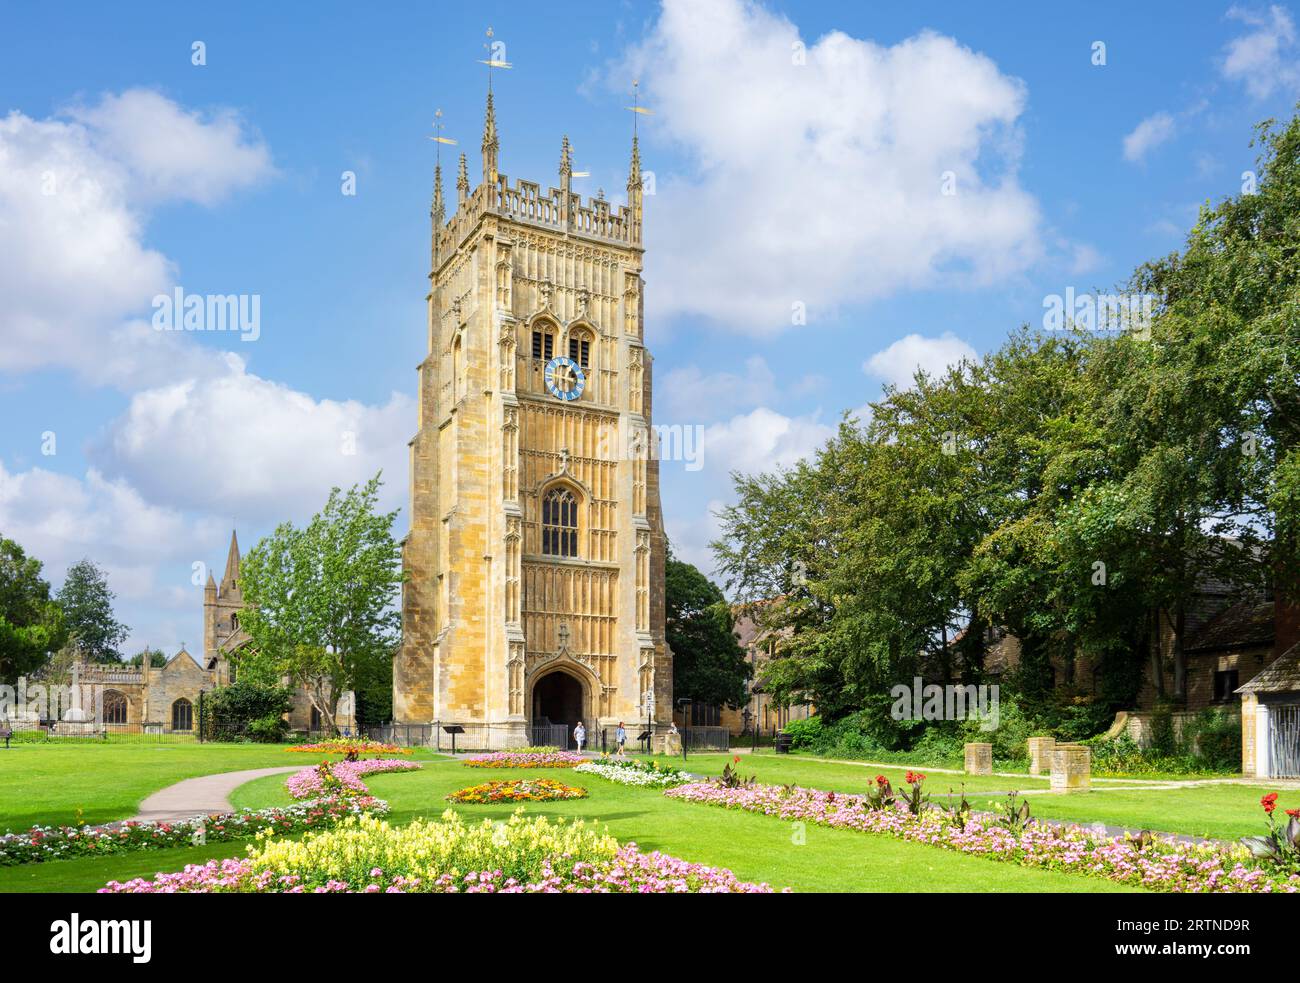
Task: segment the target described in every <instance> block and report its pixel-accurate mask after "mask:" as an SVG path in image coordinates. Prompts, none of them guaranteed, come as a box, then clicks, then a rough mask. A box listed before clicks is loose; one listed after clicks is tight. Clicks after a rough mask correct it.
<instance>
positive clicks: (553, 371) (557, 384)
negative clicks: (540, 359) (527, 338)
mask: <svg viewBox="0 0 1300 983" xmlns="http://www.w3.org/2000/svg"><path fill="white" fill-rule="evenodd" d="M586 387H587V377H586V376H585V375H584V374H583V372H582V366H581V365H579V364H578V363H577V362H575V361H574V360H573V359H571V358H566V357H565V356H563V355H559V356H557V357H555V358H553V359H551V360H550V361H549V362H547V363H546V391H547V392H549V393H550V394H551V395H552V396H554V397H555V398H556V399H562V400H564V401H565V402H566V403H567V402H569V401H570V400H574V399H577V398H578V397H579V396H581V395H582V390H583V389H585V388H586Z"/></svg>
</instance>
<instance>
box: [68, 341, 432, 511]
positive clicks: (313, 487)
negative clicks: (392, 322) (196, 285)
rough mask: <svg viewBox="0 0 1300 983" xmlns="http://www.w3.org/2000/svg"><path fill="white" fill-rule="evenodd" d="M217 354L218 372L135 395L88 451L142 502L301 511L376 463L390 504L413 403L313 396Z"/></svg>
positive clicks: (399, 489) (401, 484) (398, 486)
mask: <svg viewBox="0 0 1300 983" xmlns="http://www.w3.org/2000/svg"><path fill="white" fill-rule="evenodd" d="M226 359H227V366H226V367H227V371H226V372H225V373H223V374H221V375H219V376H216V377H213V378H208V379H203V380H200V379H186V380H183V381H181V382H176V383H172V384H170V385H165V386H159V387H155V388H151V389H146V390H144V391H141V392H138V393H136V394H135V395H134V396H133V397H132V398H131V403H130V405H129V406H128V408H127V410H126V412H125V413H123V414H122V416H121V417H119V418H118V419H116V420H114V421H113V422H112V423H111V424H110V426H109V430H108V434H107V436H106V437H105V438H104V439H103V440H102V441H101V442H100V443H99V444H97V445H96V446H95V447H93V448H92V449H91V456H92V458H93V459H94V460H95V461H96V462H97V463H98V464H99V466H100V467H101V468H102V469H103V470H104V471H105V472H107V473H109V474H111V475H112V476H114V477H120V478H123V479H126V480H128V481H129V482H130V483H131V485H132V486H133V487H136V488H139V489H140V490H141V491H142V492H143V493H144V494H145V495H146V496H147V497H148V498H149V499H151V500H153V501H166V502H172V503H177V504H180V505H182V506H183V507H184V508H187V509H195V510H200V511H212V512H216V513H218V514H222V515H232V514H233V515H238V516H239V517H240V518H241V520H244V519H255V520H257V519H260V520H266V521H277V520H279V519H283V518H288V517H301V516H302V515H304V514H308V513H310V512H311V511H313V510H314V509H316V508H318V507H319V506H320V505H322V504H323V503H324V496H325V494H326V492H327V491H328V489H329V488H330V487H331V486H334V485H338V486H342V487H347V486H349V485H352V484H355V483H357V482H360V481H365V480H366V479H367V478H369V477H370V476H371V475H373V474H374V473H375V472H376V471H378V470H380V469H381V468H382V469H383V470H384V473H385V476H386V478H387V481H386V484H385V497H386V502H387V507H388V508H393V507H395V506H396V505H399V504H401V499H402V496H403V494H404V490H405V487H406V485H405V481H404V480H403V476H404V475H405V472H406V456H407V451H406V441H407V439H408V438H409V436H410V431H411V430H412V429H413V427H414V426H415V420H416V412H415V403H414V400H413V399H411V398H410V397H409V396H406V395H402V394H398V393H394V394H393V395H392V396H391V397H390V398H389V400H388V402H386V403H385V404H383V405H382V406H370V405H368V404H365V403H361V402H357V401H356V400H344V401H337V400H331V399H315V398H313V397H311V396H309V395H307V394H305V393H302V392H298V391H295V390H293V389H290V388H288V387H287V386H284V385H281V384H279V383H276V382H272V381H270V380H268V379H263V378H260V377H259V376H256V375H253V374H252V373H250V372H248V371H247V370H246V369H245V367H244V364H243V362H242V361H241V360H240V359H239V358H238V357H237V356H234V355H228V356H226Z"/></svg>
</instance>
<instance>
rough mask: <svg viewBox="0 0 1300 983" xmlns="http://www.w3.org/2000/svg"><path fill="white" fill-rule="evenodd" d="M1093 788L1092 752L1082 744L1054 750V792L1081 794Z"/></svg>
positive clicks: (1067, 745) (1068, 745)
mask: <svg viewBox="0 0 1300 983" xmlns="http://www.w3.org/2000/svg"><path fill="white" fill-rule="evenodd" d="M1091 787H1092V751H1090V750H1089V749H1088V748H1086V747H1084V746H1083V745H1082V744H1058V745H1056V747H1054V748H1053V749H1052V791H1053V792H1081V791H1086V790H1087V789H1089V788H1091Z"/></svg>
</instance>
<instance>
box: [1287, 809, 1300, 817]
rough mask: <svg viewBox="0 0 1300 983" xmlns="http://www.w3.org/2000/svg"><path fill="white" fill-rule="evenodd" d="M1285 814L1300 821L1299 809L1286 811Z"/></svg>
mask: <svg viewBox="0 0 1300 983" xmlns="http://www.w3.org/2000/svg"><path fill="white" fill-rule="evenodd" d="M1286 814H1287V815H1288V816H1290V817H1291V818H1292V819H1300V809H1288V810H1287V811H1286Z"/></svg>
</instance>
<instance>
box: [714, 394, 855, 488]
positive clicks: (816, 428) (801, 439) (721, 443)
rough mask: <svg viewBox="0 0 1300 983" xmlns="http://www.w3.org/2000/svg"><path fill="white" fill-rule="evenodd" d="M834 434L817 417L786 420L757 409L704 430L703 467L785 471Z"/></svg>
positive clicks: (716, 470) (720, 470)
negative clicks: (783, 469)
mask: <svg viewBox="0 0 1300 983" xmlns="http://www.w3.org/2000/svg"><path fill="white" fill-rule="evenodd" d="M834 433H835V428H834V427H830V426H827V425H826V424H824V423H822V422H821V421H820V420H819V419H818V417H817V416H816V415H812V416H798V417H789V416H784V415H783V414H781V413H777V412H776V411H775V410H771V409H768V408H767V407H766V406H760V407H758V408H757V409H755V410H752V411H751V412H749V413H743V414H740V415H738V416H733V417H732V418H731V419H730V420H726V421H724V422H721V423H715V424H713V425H712V426H709V427H706V428H705V429H704V460H703V464H704V468H705V469H706V470H708V471H709V472H710V473H713V474H728V473H729V472H732V471H740V472H742V473H746V474H752V473H754V472H758V471H771V470H773V469H775V468H788V467H790V466H791V465H793V464H795V463H796V462H797V461H799V460H800V459H801V458H804V457H808V456H809V455H811V454H812V453H813V452H814V451H816V450H817V449H818V448H820V447H821V446H822V445H823V444H824V443H826V441H827V440H829V439H830V438H831V437H832V436H833V435H834Z"/></svg>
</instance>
